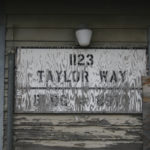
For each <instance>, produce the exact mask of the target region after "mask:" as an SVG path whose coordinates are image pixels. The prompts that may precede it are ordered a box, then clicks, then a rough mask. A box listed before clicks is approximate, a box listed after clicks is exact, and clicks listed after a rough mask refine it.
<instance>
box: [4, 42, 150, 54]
mask: <svg viewBox="0 0 150 150" xmlns="http://www.w3.org/2000/svg"><path fill="white" fill-rule="evenodd" d="M76 44H77V43H76V42H75V41H74V42H69V41H68V42H57V41H56V42H46V41H13V40H10V41H6V53H7V52H8V51H9V50H10V49H12V47H28V48H31V47H38V48H40V47H47V48H50V47H62V46H63V47H74V46H76ZM91 46H92V47H94V46H95V47H102V48H123V47H126V48H134V47H140V48H147V42H118V41H117V42H111V41H105V42H92V43H91Z"/></svg>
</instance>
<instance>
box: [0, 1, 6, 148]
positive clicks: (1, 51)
mask: <svg viewBox="0 0 150 150" xmlns="http://www.w3.org/2000/svg"><path fill="white" fill-rule="evenodd" d="M3 7H4V5H3V3H2V1H1V2H0V150H2V149H3V120H4V117H3V112H4V66H5V14H4V10H3Z"/></svg>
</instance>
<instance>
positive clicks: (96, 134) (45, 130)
mask: <svg viewBox="0 0 150 150" xmlns="http://www.w3.org/2000/svg"><path fill="white" fill-rule="evenodd" d="M42 5H43V6H41V2H36V3H35V2H33V1H30V3H27V2H26V1H25V2H22V1H21V2H19V1H18V2H15V1H9V2H8V1H6V12H7V32H6V64H5V119H6V118H7V117H6V116H7V96H8V94H7V93H8V91H7V89H8V86H7V83H8V65H7V64H8V63H7V62H8V57H7V56H8V51H10V50H12V49H13V50H14V49H15V48H16V47H54V46H60V47H61V46H63V47H64V46H66V47H70V46H75V45H77V42H76V41H75V37H74V30H75V28H76V27H77V26H78V25H80V24H82V23H87V24H89V26H90V27H91V28H92V29H93V31H94V35H93V38H92V44H91V46H101V47H146V45H147V27H148V26H149V24H150V19H149V17H150V12H149V8H148V7H146V6H147V5H141V4H138V3H136V5H133V4H132V3H131V4H130V5H129V3H127V2H124V4H121V3H120V4H118V3H117V2H116V3H112V2H111V1H106V2H103V3H102V4H101V5H99V4H98V3H92V2H91V3H89V4H86V5H84V4H80V5H79V3H77V2H75V1H74V2H73V3H71V2H70V3H69V5H66V2H65V3H63V2H61V4H58V2H57V3H54V2H52V3H46V2H45V3H42ZM13 119H14V121H13V138H14V149H16V150H24V149H26V150H27V149H28V150H31V149H32V150H33V149H36V150H48V149H53V150H63V149H64V150H66V149H68V150H69V149H74V150H75V149H93V150H94V149H95V150H96V149H99V150H104V149H109V150H111V149H112V150H120V149H122V150H123V149H128V150H129V149H130V150H134V149H135V150H142V137H141V134H142V115H140V114H137V115H119V114H118V115H113V114H112V115H105V114H96V115H94V114H91V115H90V114H88V115H87V114H82V115H79V114H78V115H76V114H67V115H66V114H57V115H54V114H40V115H39V114H15V113H14V118H13ZM5 123H6V121H5ZM5 127H6V126H5ZM5 129H6V128H5ZM5 131H6V130H5ZM5 133H6V132H5ZM6 144H7V141H6V136H5V146H6Z"/></svg>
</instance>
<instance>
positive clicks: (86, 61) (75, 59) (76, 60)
mask: <svg viewBox="0 0 150 150" xmlns="http://www.w3.org/2000/svg"><path fill="white" fill-rule="evenodd" d="M69 59H70V65H71V66H72V65H73V66H76V65H79V66H84V65H88V66H92V65H93V63H94V60H93V59H94V57H93V55H92V54H86V55H84V54H70V55H69Z"/></svg>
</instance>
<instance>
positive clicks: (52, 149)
mask: <svg viewBox="0 0 150 150" xmlns="http://www.w3.org/2000/svg"><path fill="white" fill-rule="evenodd" d="M15 149H16V150H25V149H28V150H33V149H35V150H41V149H42V150H71V149H73V150H81V149H82V150H105V149H106V150H108V149H109V150H126V149H128V150H142V142H141V141H137V142H133V141H58V140H54V141H51V140H44V141H43V140H21V141H20V140H19V141H17V142H16V143H15Z"/></svg>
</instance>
